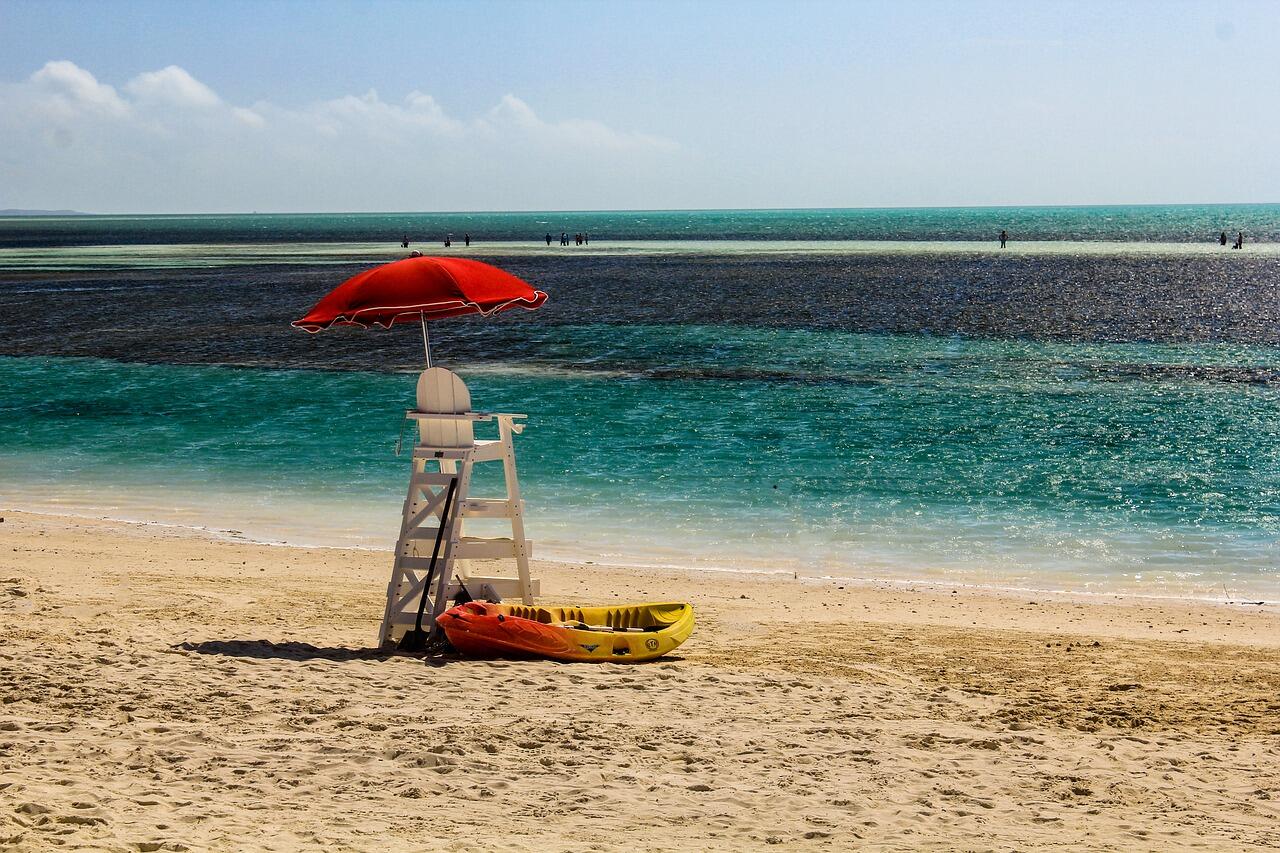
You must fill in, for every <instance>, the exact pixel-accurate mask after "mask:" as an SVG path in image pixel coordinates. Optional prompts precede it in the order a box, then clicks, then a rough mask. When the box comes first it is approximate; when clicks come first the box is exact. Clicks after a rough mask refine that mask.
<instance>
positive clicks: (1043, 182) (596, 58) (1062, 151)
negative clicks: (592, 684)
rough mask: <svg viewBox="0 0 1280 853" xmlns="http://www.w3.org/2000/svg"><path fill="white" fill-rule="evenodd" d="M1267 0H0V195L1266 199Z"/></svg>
mask: <svg viewBox="0 0 1280 853" xmlns="http://www.w3.org/2000/svg"><path fill="white" fill-rule="evenodd" d="M1277 151H1280V2H1269V0H1268V2H1214V1H1213V0H1201V2H1197V3H1185V4H1184V3H1176V2H1159V3H1144V2H1137V1H1136V0H1134V2H1108V3H1091V2H1079V3H1071V2H1065V0H1064V2H1057V3H1050V2H1043V3H1041V2H1027V0H1021V2H1017V3H1007V2H967V3H959V2H956V3H951V2H909V0H894V2H871V1H870V0H868V2H853V0H849V2H840V3H826V2H816V0H814V2H805V0H793V2H776V3H758V2H747V0H743V2H734V3H722V2H711V0H708V1H707V2H693V0H686V2H660V0H651V2H608V0H592V1H591V2H483V1H482V0H481V1H480V2H469V3H447V2H440V3H431V2H421V3H408V2H361V3H344V2H323V0H314V1H313V2H305V3H293V2H285V0H277V2H271V3H259V2H237V1H236V0H218V2H212V3H205V2H173V1H172V0H169V1H168V2H154V3H152V2H126V0H119V1H118V2H112V3H98V2H90V0H84V2H65V1H64V0H0V208H71V209H76V210H84V211H91V212H100V213H190V212H241V211H244V212H248V211H263V212H266V211H282V212H286V211H297V212H310V211H381V210H386V211H455V210H456V211H462V210H597V209H609V210H617V209H675V208H694V209H703V208H805V207H913V206H969V205H975V206H976V205H1004V204H1140V203H1199V202H1203V203H1209V202H1278V201H1280V157H1277Z"/></svg>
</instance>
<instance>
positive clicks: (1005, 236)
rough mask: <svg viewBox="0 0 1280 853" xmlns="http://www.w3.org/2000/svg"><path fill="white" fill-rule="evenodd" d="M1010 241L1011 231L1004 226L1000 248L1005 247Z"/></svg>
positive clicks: (1001, 232)
mask: <svg viewBox="0 0 1280 853" xmlns="http://www.w3.org/2000/svg"><path fill="white" fill-rule="evenodd" d="M1008 242H1009V232H1008V231H1005V230H1004V229H1003V228H1002V229H1001V230H1000V248H1001V249H1003V248H1004V245H1005V243H1008Z"/></svg>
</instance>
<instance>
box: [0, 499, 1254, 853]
mask: <svg viewBox="0 0 1280 853" xmlns="http://www.w3.org/2000/svg"><path fill="white" fill-rule="evenodd" d="M0 543H2V544H3V549H2V550H0V563H2V564H0V580H2V581H3V584H0V630H2V632H3V633H2V635H0V636H2V644H0V702H2V703H3V705H2V707H0V848H3V849H4V850H15V851H16V850H42V849H55V848H56V849H81V850H122V851H123V850H129V851H136V850H281V851H284V850H369V851H375V850H376V851H385V850H435V849H448V850H514V849H540V850H561V849H563V850H624V849H625V850H637V849H644V850H691V849H695V850H696V849H755V848H765V847H770V846H773V845H786V846H789V847H800V848H802V849H808V848H814V849H852V848H858V849H922V848H924V849H966V850H977V849H983V850H985V849H1018V850H1028V849H1040V848H1045V847H1051V846H1060V845H1070V846H1072V847H1074V848H1076V849H1126V850H1130V849H1162V850H1167V849H1180V848H1203V849H1240V850H1244V849H1256V848H1258V847H1267V846H1270V847H1280V617H1278V615H1277V612H1276V610H1275V609H1274V608H1272V607H1270V606H1257V605H1244V604H1235V605H1227V604H1220V603H1197V602H1177V601H1139V600H1133V599H1121V600H1112V599H1098V600H1083V599H1080V598H1073V597H1068V596H1054V595H1046V594H1034V593H1002V594H997V593H993V592H984V591H977V590H971V589H970V590H966V589H955V590H951V589H948V588H945V587H939V588H920V587H916V588H909V587H895V586H891V585H887V584H866V585H845V586H844V587H843V588H837V587H836V586H834V585H823V584H818V583H800V582H796V581H794V580H792V579H789V578H779V577H776V576H742V575H729V574H709V573H704V574H690V573H680V572H674V571H652V570H651V571H640V570H635V569H615V568H607V567H601V566H595V565H586V566H583V565H563V564H553V563H540V564H538V566H537V574H538V575H539V576H540V577H541V578H542V581H543V584H544V588H546V589H548V590H552V591H557V592H558V593H559V594H558V595H555V596H554V597H555V598H557V599H563V600H567V601H572V602H583V603H587V602H609V601H612V600H615V599H618V600H627V599H631V600H636V599H649V600H654V599H688V600H690V601H692V602H694V604H695V605H696V607H697V608H698V615H699V620H700V621H699V627H698V629H697V631H696V632H695V634H694V636H693V638H692V639H691V640H690V641H689V642H688V643H687V644H686V645H685V646H684V647H682V648H681V649H680V650H679V655H678V656H677V657H672V658H669V659H666V660H661V661H658V662H656V663H652V664H646V665H585V664H584V665H568V664H558V663H550V662H536V661H524V662H514V661H458V660H437V661H430V662H425V663H424V661H422V660H421V659H417V658H413V657H407V656H397V655H388V654H384V653H381V652H378V651H375V650H372V649H370V648H369V646H370V644H371V642H372V639H373V636H374V633H375V629H376V627H377V620H378V618H379V616H380V614H381V596H382V590H383V586H384V584H385V580H386V575H387V570H388V565H387V563H388V555H387V554H384V553H378V552H369V551H343V550H332V549H295V548H284V547H273V546H263V545H256V544H250V543H242V542H235V541H228V540H227V539H226V538H216V537H211V536H208V535H203V534H200V533H198V532H194V531H189V530H183V529H177V528H165V527H160V526H156V525H136V524H128V523H123V522H114V521H94V520H83V519H71V518H65V517H56V516H41V515H30V514H17V513H11V512H6V513H4V521H3V526H2V527H0Z"/></svg>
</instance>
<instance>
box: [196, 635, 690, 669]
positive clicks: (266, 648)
mask: <svg viewBox="0 0 1280 853" xmlns="http://www.w3.org/2000/svg"><path fill="white" fill-rule="evenodd" d="M172 648H174V649H178V650H181V651H184V652H195V653H196V654H200V655H223V656H225V657H234V658H259V659H264V660H292V661H306V660H330V661H348V660H390V659H392V658H398V657H413V658H418V659H420V660H422V662H423V663H425V664H427V665H428V666H445V665H447V664H451V663H462V662H463V661H464V660H467V659H465V658H460V657H458V656H457V654H456V653H454V652H446V653H443V654H431V655H427V656H426V657H423V656H422V655H421V654H410V653H407V652H401V651H399V650H397V649H348V648H343V647H340V646H313V645H311V644H310V643H299V642H286V643H273V642H271V641H270V640H205V641H203V642H199V643H176V644H175V645H173V646H172ZM530 659H532V658H518V657H512V658H489V659H488V660H511V661H517V660H530ZM682 660H684V658H682V657H680V656H679V655H664V656H663V657H660V658H654V659H652V660H646V661H624V660H619V661H598V663H618V664H624V665H626V666H639V665H644V664H657V663H678V662H680V661H682ZM561 663H564V662H563V661H561ZM591 663H597V661H591Z"/></svg>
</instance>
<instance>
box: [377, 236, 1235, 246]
mask: <svg viewBox="0 0 1280 853" xmlns="http://www.w3.org/2000/svg"><path fill="white" fill-rule="evenodd" d="M1222 239H1223V241H1224V242H1225V241H1226V239H1227V235H1225V234H1223V235H1222ZM400 248H401V249H407V248H409V235H408V234H406V235H404V236H403V237H401V238H400Z"/></svg>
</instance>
